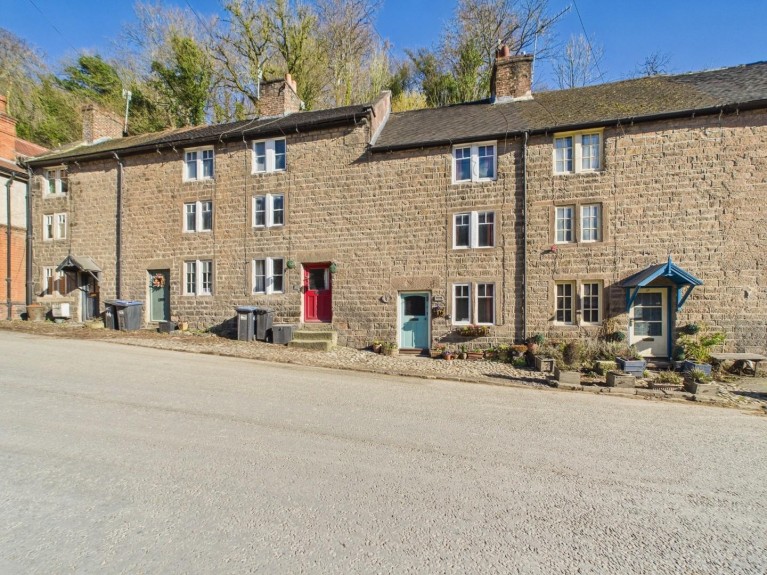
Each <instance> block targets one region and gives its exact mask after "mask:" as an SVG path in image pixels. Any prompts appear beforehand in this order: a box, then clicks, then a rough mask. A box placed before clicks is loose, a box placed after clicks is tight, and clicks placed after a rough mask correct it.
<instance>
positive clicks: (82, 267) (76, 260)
mask: <svg viewBox="0 0 767 575" xmlns="http://www.w3.org/2000/svg"><path fill="white" fill-rule="evenodd" d="M56 271H57V272H60V271H65V272H85V273H87V274H90V275H91V276H93V279H95V280H96V281H99V274H100V273H101V268H100V267H99V266H98V265H96V262H94V261H93V260H92V259H91V258H89V257H88V256H73V255H72V254H70V255H68V256H67V257H66V258H64V261H63V262H61V263H60V264H59V265H58V267H57V268H56Z"/></svg>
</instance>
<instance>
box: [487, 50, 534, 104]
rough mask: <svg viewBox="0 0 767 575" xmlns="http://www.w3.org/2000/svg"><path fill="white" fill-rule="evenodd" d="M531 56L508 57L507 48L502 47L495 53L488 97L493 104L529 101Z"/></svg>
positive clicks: (531, 77)
mask: <svg viewBox="0 0 767 575" xmlns="http://www.w3.org/2000/svg"><path fill="white" fill-rule="evenodd" d="M532 67H533V56H532V55H530V54H520V55H518V56H511V55H509V47H508V46H507V45H505V44H504V45H502V46H501V47H500V48H498V50H496V52H495V65H494V66H493V75H492V76H491V77H490V96H491V98H492V100H493V103H496V102H498V103H503V102H513V101H514V100H530V99H532V97H533V94H532V81H533V74H532Z"/></svg>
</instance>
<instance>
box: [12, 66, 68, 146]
mask: <svg viewBox="0 0 767 575" xmlns="http://www.w3.org/2000/svg"><path fill="white" fill-rule="evenodd" d="M29 103H30V107H31V110H32V114H31V115H30V116H27V117H23V118H18V123H17V124H16V131H17V133H18V135H19V137H20V138H24V139H25V140H29V141H32V142H36V143H38V144H40V145H42V146H46V147H49V148H55V147H57V146H61V145H63V144H67V143H69V142H75V141H77V140H79V139H80V137H81V135H82V117H81V116H80V111H79V105H78V103H77V101H76V99H75V98H73V97H72V95H71V94H69V93H67V92H66V91H64V90H61V89H60V88H59V87H58V86H57V84H56V80H55V78H54V77H53V76H47V77H45V78H43V79H42V80H41V82H40V84H39V85H38V86H36V87H35V88H34V90H33V92H32V94H31V100H30V102H29Z"/></svg>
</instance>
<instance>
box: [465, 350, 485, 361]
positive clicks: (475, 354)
mask: <svg viewBox="0 0 767 575" xmlns="http://www.w3.org/2000/svg"><path fill="white" fill-rule="evenodd" d="M466 355H467V357H466V359H470V360H471V361H479V360H480V359H482V357H483V354H482V352H481V351H470V352H469V353H468V354H466Z"/></svg>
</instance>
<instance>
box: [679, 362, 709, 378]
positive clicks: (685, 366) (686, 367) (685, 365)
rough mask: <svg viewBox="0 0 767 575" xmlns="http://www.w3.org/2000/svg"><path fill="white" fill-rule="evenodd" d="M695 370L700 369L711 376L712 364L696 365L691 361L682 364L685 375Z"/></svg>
mask: <svg viewBox="0 0 767 575" xmlns="http://www.w3.org/2000/svg"><path fill="white" fill-rule="evenodd" d="M693 369H699V370H700V371H702V372H703V373H705V374H706V375H711V364H709V363H695V362H694V361H691V360H689V359H686V360H685V361H684V363H683V364H682V371H684V372H685V373H687V372H690V371H692V370H693Z"/></svg>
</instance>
